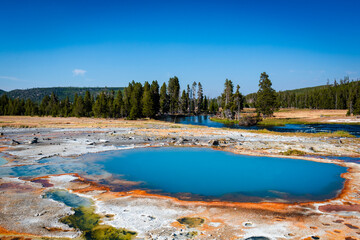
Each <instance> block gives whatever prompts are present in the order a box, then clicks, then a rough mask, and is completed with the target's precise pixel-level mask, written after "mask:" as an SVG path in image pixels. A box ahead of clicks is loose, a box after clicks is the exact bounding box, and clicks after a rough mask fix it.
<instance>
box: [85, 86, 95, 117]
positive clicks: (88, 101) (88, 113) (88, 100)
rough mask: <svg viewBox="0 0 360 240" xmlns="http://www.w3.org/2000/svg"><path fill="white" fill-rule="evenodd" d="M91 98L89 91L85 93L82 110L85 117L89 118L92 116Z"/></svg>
mask: <svg viewBox="0 0 360 240" xmlns="http://www.w3.org/2000/svg"><path fill="white" fill-rule="evenodd" d="M92 105H93V102H92V98H91V94H90V92H89V91H86V92H85V96H84V110H85V116H87V117H90V116H92Z"/></svg>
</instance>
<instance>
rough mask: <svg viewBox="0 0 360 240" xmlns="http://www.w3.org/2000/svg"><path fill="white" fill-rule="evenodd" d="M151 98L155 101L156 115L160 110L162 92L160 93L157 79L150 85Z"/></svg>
mask: <svg viewBox="0 0 360 240" xmlns="http://www.w3.org/2000/svg"><path fill="white" fill-rule="evenodd" d="M150 91H151V99H152V101H153V108H154V112H155V115H156V114H157V113H159V111H160V94H159V84H158V82H157V81H152V83H151V86H150Z"/></svg>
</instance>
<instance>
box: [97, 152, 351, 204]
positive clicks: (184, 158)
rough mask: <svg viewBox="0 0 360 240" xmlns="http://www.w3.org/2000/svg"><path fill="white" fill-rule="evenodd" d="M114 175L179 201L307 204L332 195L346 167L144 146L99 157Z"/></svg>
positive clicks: (100, 163)
mask: <svg viewBox="0 0 360 240" xmlns="http://www.w3.org/2000/svg"><path fill="white" fill-rule="evenodd" d="M99 157H100V159H101V160H97V161H95V162H96V163H97V164H99V165H102V166H103V168H104V169H105V170H106V171H107V172H110V173H112V174H113V175H114V176H116V177H118V178H122V179H126V180H129V181H136V182H141V183H140V184H139V185H137V186H136V188H137V189H139V188H140V189H146V190H148V191H150V192H154V193H159V194H165V195H172V196H176V197H179V198H180V199H192V200H226V201H253V202H256V201H262V200H274V201H284V200H286V201H292V202H294V201H312V200H324V199H329V198H333V197H335V196H336V195H337V194H338V193H339V191H340V190H341V189H342V187H343V184H344V179H343V178H341V176H340V175H341V173H344V172H346V168H344V167H341V166H338V165H334V164H326V163H318V162H312V161H305V160H297V159H289V158H273V157H256V156H244V155H236V154H233V153H229V152H223V151H217V150H213V149H206V148H171V147H169V148H146V149H133V150H126V151H115V152H107V153H101V154H99Z"/></svg>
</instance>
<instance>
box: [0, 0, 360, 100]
mask: <svg viewBox="0 0 360 240" xmlns="http://www.w3.org/2000/svg"><path fill="white" fill-rule="evenodd" d="M359 9H360V1H358V0H348V1H347V0H342V1H341V0H339V1H331V0H328V1H320V0H316V1H315V0H311V1H307V0H301V1H300V0H286V1H285V0H284V1H281V0H243V1H242V0H237V1H226V0H225V1H224V0H223V1H220V0H219V1H211V0H207V1H194V0H193V1H187V0H182V1H180V0H178V1H172V0H167V1H157V0H143V1H139V0H129V1H121V0H119V1H106V0H105V1H104V0H102V1H91V0H84V1H80V0H69V1H67V0H43V1H39V0H29V1H25V0H23V1H19V0H1V1H0V83H1V86H0V89H4V90H12V89H17V88H20V89H23V88H32V87H55V86H108V87H110V86H125V85H127V83H128V82H129V81H131V80H135V81H140V82H144V81H152V80H158V81H159V82H161V83H162V82H164V81H167V80H168V78H169V77H171V76H174V75H176V76H178V77H179V79H180V83H181V85H182V87H185V85H186V84H188V83H192V82H193V81H196V82H198V81H200V82H201V83H202V84H203V86H204V91H205V93H207V94H208V95H210V96H215V95H217V94H219V93H220V92H221V91H222V89H223V83H224V80H225V78H228V79H231V80H233V82H234V83H235V84H239V85H240V86H241V91H242V92H243V93H245V94H246V93H250V92H254V91H257V89H258V80H259V76H260V73H261V72H263V71H266V72H267V73H268V74H269V75H270V79H271V80H272V81H273V86H274V88H275V89H276V90H285V89H293V88H299V87H308V86H314V85H320V84H325V83H326V81H327V79H330V80H331V81H332V80H333V79H334V78H336V79H340V78H343V77H344V76H347V75H348V76H349V77H350V78H351V79H357V78H360V46H359V45H360V16H359Z"/></svg>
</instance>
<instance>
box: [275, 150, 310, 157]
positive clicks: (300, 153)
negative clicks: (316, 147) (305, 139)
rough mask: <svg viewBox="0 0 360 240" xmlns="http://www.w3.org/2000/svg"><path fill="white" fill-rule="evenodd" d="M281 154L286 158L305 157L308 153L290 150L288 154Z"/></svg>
mask: <svg viewBox="0 0 360 240" xmlns="http://www.w3.org/2000/svg"><path fill="white" fill-rule="evenodd" d="M281 154H282V155H286V156H304V155H306V154H307V153H306V152H303V151H300V150H296V149H288V150H287V151H286V152H282V153H281Z"/></svg>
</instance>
